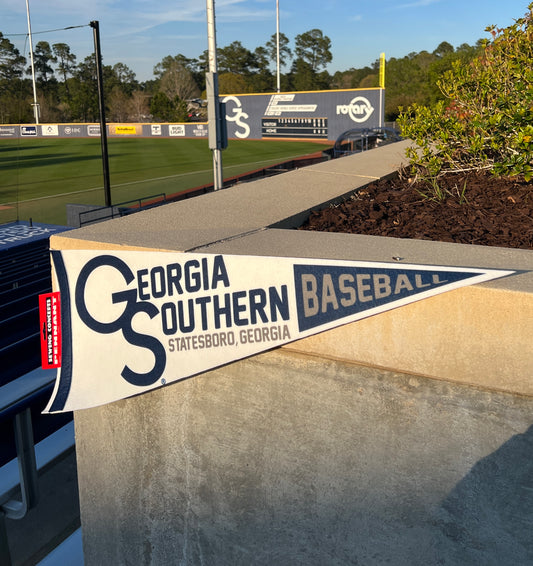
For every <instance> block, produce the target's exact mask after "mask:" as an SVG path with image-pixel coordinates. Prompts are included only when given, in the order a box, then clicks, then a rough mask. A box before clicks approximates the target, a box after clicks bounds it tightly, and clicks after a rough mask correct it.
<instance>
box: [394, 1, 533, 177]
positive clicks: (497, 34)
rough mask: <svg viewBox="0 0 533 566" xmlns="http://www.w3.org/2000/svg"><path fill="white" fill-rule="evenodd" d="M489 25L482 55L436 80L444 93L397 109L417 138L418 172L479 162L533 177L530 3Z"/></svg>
mask: <svg viewBox="0 0 533 566" xmlns="http://www.w3.org/2000/svg"><path fill="white" fill-rule="evenodd" d="M486 31H488V32H490V34H491V35H492V39H490V40H486V41H485V42H484V43H483V45H482V52H481V55H480V56H478V57H476V58H474V59H473V60H472V61H471V62H470V63H468V64H465V63H464V62H456V63H455V64H454V65H453V67H452V69H451V70H449V71H447V72H446V73H445V74H444V75H443V77H442V79H441V80H440V81H438V86H439V88H440V90H441V92H442V93H443V95H444V96H445V100H443V101H439V102H437V103H436V104H434V105H433V106H431V107H428V106H422V105H418V104H413V105H412V106H410V107H409V108H408V109H407V110H402V111H401V113H400V116H399V125H400V128H401V131H402V134H403V135H404V136H405V137H408V138H411V139H412V140H413V141H415V142H416V144H417V145H418V149H414V148H412V149H410V150H409V151H408V154H407V157H408V158H409V161H410V164H411V167H412V169H413V171H412V173H413V174H415V175H416V176H417V177H418V178H420V177H422V178H425V179H428V180H430V181H432V182H433V183H434V182H435V181H436V180H437V179H438V177H439V176H441V175H443V174H446V173H450V172H459V171H465V170H476V169H487V170H490V171H492V172H493V173H495V174H497V175H505V176H514V175H523V177H524V178H525V179H526V180H527V181H529V180H530V179H531V178H532V177H533V2H532V3H530V4H529V5H528V12H527V13H526V15H525V16H524V17H522V18H520V19H517V20H516V21H515V23H514V24H513V25H511V26H509V27H507V28H503V29H500V28H497V27H495V26H492V27H490V28H487V30H486Z"/></svg>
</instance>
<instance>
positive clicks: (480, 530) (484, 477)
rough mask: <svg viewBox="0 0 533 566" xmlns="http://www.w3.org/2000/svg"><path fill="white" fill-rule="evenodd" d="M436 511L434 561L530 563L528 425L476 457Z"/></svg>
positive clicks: (532, 477) (532, 463) (531, 432)
mask: <svg viewBox="0 0 533 566" xmlns="http://www.w3.org/2000/svg"><path fill="white" fill-rule="evenodd" d="M436 515H437V516H436V526H437V527H438V528H439V530H440V532H441V533H442V537H440V538H439V541H438V544H437V548H436V550H437V553H436V554H437V556H439V557H440V561H439V563H440V564H443V565H448V564H450V565H451V564H454V565H455V564H461V565H470V564H472V565H474V564H475V565H479V564H483V565H484V566H492V565H494V566H505V565H509V566H521V565H523V566H526V565H530V564H533V426H531V427H530V428H529V429H528V430H527V431H526V432H525V433H524V434H517V435H515V436H513V437H512V438H511V439H510V440H509V441H508V442H506V443H505V444H503V445H502V446H501V447H500V448H499V449H498V450H496V451H495V452H493V453H492V454H490V455H489V456H487V457H486V458H483V459H482V460H480V461H479V462H478V463H477V464H476V465H475V466H474V467H473V468H472V469H471V470H470V472H469V473H468V474H467V475H466V476H465V477H464V478H463V479H462V480H461V481H460V482H459V483H458V484H457V486H456V487H455V488H454V489H453V490H452V491H451V492H450V493H449V495H448V496H447V497H446V499H444V500H443V502H442V505H441V506H440V508H439V510H438V512H437V514H436Z"/></svg>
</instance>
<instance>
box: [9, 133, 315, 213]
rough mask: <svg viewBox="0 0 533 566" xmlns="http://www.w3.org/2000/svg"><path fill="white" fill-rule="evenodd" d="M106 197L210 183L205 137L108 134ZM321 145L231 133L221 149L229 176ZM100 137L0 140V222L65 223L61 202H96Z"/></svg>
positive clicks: (99, 198) (100, 200)
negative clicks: (108, 188) (247, 137)
mask: <svg viewBox="0 0 533 566" xmlns="http://www.w3.org/2000/svg"><path fill="white" fill-rule="evenodd" d="M108 145H109V170H110V181H111V195H112V200H113V203H114V204H115V203H120V202H125V201H128V200H132V199H137V198H144V197H147V196H150V195H155V194H159V193H165V194H167V195H170V194H175V193H179V192H182V191H185V190H187V189H190V188H192V187H196V186H199V185H203V184H207V183H212V181H213V161H212V153H211V151H210V150H209V148H208V144H207V140H206V139H186V140H185V139H166V138H162V139H145V138H143V139H136V138H110V139H108ZM325 148H326V146H324V145H323V144H316V143H311V142H293V141H281V142H279V141H256V140H239V141H233V140H231V141H230V142H229V146H228V148H227V149H226V150H225V151H224V152H223V153H222V158H223V168H224V177H225V178H227V177H232V176H234V175H237V174H239V173H245V172H248V171H251V170H254V169H259V168H262V167H266V166H268V165H272V164H274V163H278V162H280V161H285V160H288V159H291V158H292V157H297V156H301V155H307V154H310V153H314V152H316V151H321V150H323V149H325ZM104 198H105V197H104V191H103V174H102V160H101V146H100V140H99V139H98V138H97V139H86V138H71V139H59V138H56V139H42V138H39V139H31V138H21V139H17V140H7V139H3V140H0V224H3V223H5V222H11V221H13V220H17V219H20V220H29V218H32V219H33V221H35V222H45V223H52V224H65V223H66V204H67V203H83V204H96V205H102V206H103V205H104V202H105V201H104Z"/></svg>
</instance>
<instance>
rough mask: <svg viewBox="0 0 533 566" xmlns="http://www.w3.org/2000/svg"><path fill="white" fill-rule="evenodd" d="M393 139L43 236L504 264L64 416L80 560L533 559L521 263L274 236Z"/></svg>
mask: <svg viewBox="0 0 533 566" xmlns="http://www.w3.org/2000/svg"><path fill="white" fill-rule="evenodd" d="M405 145H406V144H405V143H404V144H396V145H393V146H386V147H384V148H381V149H377V150H373V151H371V152H368V153H366V154H360V155H356V156H353V157H349V158H343V159H341V160H337V161H332V162H328V163H324V164H320V165H316V166H312V167H309V168H306V169H303V170H300V171H296V172H292V173H288V174H285V175H282V176H281V177H276V178H273V179H267V180H261V181H257V182H254V183H249V184H247V185H244V186H240V187H234V188H232V189H229V190H226V191H219V192H217V193H211V194H208V195H204V196H201V197H198V198H195V199H191V200H189V201H183V202H180V203H176V204H172V205H167V206H165V207H162V208H159V209H154V210H150V211H146V212H141V213H138V214H136V215H133V216H131V217H127V218H123V219H120V220H114V221H111V222H104V223H102V224H98V225H95V226H88V227H86V228H82V229H80V230H76V231H72V232H68V233H66V234H65V235H61V236H57V237H54V238H53V239H52V246H53V247H54V248H55V249H67V248H74V249H83V248H97V249H98V248H101V249H106V248H114V247H117V246H120V247H122V248H124V247H126V248H134V249H139V248H140V249H169V250H177V251H188V250H196V251H204V252H208V253H211V252H212V253H234V254H252V255H286V256H293V257H320V258H332V259H338V258H344V259H362V260H374V261H391V260H392V258H393V257H402V258H404V261H406V262H409V263H421V264H439V265H452V266H461V265H466V266H472V267H499V268H502V269H517V270H520V273H519V274H518V275H515V276H512V277H509V278H506V279H502V280H498V281H495V282H489V283H485V284H482V285H478V286H475V287H467V288H464V289H459V290H455V291H451V292H449V293H445V294H443V295H439V296H437V297H433V298H431V299H427V300H424V301H421V302H419V303H415V304H412V305H408V306H406V307H402V308H400V309H396V310H394V311H389V312H386V313H383V314H380V315H377V316H375V317H373V318H370V319H365V320H361V321H358V322H356V323H353V324H350V325H346V326H343V327H341V328H338V329H336V330H332V331H329V332H326V333H322V334H320V335H317V336H316V337H311V338H308V339H306V340H302V341H299V342H295V343H293V344H290V345H288V346H286V347H283V348H281V349H277V350H273V351H270V352H267V353H264V354H261V355H258V356H254V357H253V358H250V359H247V360H242V361H239V362H236V363H233V364H230V365H227V366H225V367H223V368H219V369H216V370H214V371H210V372H208V373H206V374H203V375H199V376H196V377H193V378H191V379H188V380H186V381H183V382H178V383H176V384H173V385H170V386H167V387H164V388H162V389H159V390H155V391H152V392H150V393H147V394H145V395H142V396H138V397H135V398H130V399H127V400H123V401H119V402H116V403H113V404H110V405H106V406H103V407H98V408H94V409H89V410H84V411H78V412H77V413H76V414H75V423H76V443H77V455H78V473H79V484H80V502H81V514H82V526H83V537H84V549H85V563H86V565H88V566H92V565H94V566H102V565H108V564H109V565H113V566H115V565H127V564H128V565H129V564H131V565H135V566H137V565H147V566H148V565H165V566H166V565H169V564H180V565H182V564H183V565H196V564H207V565H219V564H220V565H226V564H228V565H240V564H242V565H245V564H246V565H250V564H258V565H263V564H264V565H271V564H276V565H278V564H279V565H285V564H286V565H289V564H290V565H299V564H301V565H330V564H332V565H337V564H338V565H345V564H359V565H365V566H367V565H381V564H394V565H406V566H408V565H409V566H411V565H424V566H425V565H428V564H442V565H464V564H472V565H474V564H476V565H478V564H484V565H494V566H496V565H498V566H500V565H506V564H508V565H513V566H514V565H521V564H523V565H526V564H530V563H532V562H533V534H532V533H533V520H532V511H531V510H532V509H533V458H532V456H533V428H532V427H531V425H532V423H533V416H532V414H533V413H532V409H533V396H532V393H533V386H532V379H531V378H532V369H533V353H532V348H531V346H530V336H531V335H532V331H533V276H532V274H531V273H530V271H531V270H532V269H533V257H532V256H533V254H532V253H531V252H527V251H523V250H522V251H520V250H506V249H500V248H492V249H490V248H481V247H478V246H464V245H454V244H439V243H434V242H422V241H409V240H394V239H389V238H375V237H366V236H354V235H345V234H317V233H306V232H300V231H294V230H289V229H287V228H288V227H290V226H292V225H295V224H296V223H297V222H298V221H299V219H301V217H302V216H305V214H306V211H307V210H308V209H309V208H312V207H317V206H327V203H328V202H330V201H334V200H336V199H339V198H342V197H343V196H344V195H346V194H347V193H348V192H349V191H350V190H351V189H353V188H356V187H358V186H362V185H364V184H366V183H368V182H369V181H371V180H372V178H373V177H374V176H382V175H386V174H389V173H391V172H392V171H393V170H394V169H395V168H397V167H398V166H399V165H400V164H401V162H402V154H403V149H404V147H405Z"/></svg>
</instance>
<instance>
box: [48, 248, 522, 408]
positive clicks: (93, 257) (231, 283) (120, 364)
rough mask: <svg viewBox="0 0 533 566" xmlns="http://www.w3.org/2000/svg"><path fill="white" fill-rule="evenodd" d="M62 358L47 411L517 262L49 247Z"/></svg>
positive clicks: (94, 400)
mask: <svg viewBox="0 0 533 566" xmlns="http://www.w3.org/2000/svg"><path fill="white" fill-rule="evenodd" d="M52 257H53V265H54V273H55V278H56V282H57V284H58V286H59V291H60V296H61V317H62V365H61V368H60V369H59V370H58V371H59V373H58V379H57V381H56V387H55V390H54V395H53V397H52V399H51V401H50V403H49V404H48V406H47V408H46V409H45V412H61V411H71V410H77V409H83V408H88V407H94V406H97V405H102V404H105V403H109V402H112V401H116V400H118V399H124V398H126V397H130V396H132V395H137V394H139V393H143V392H145V391H149V390H151V389H154V388H156V387H161V386H162V385H166V384H168V383H172V382H175V381H178V380H180V379H184V378H186V377H190V376H192V375H196V374H198V373H201V372H203V371H206V370H209V369H212V368H215V367H218V366H221V365H223V364H226V363H229V362H232V361H235V360H239V359H242V358H245V357H248V356H251V355H253V354H257V353H259V352H262V351H265V350H268V349H271V348H273V347H276V346H280V345H282V344H286V343H288V342H291V341H294V340H298V339H300V338H304V337H306V336H310V335H311V334H315V333H317V332H321V331H323V330H327V329H330V328H334V327H335V326H340V325H342V324H346V323H349V322H353V321H356V320H359V319H361V318H365V317H368V316H372V315H374V314H378V313H380V312H384V311H386V310H390V309H393V308H396V307H399V306H402V305H405V304H408V303H412V302H414V301H418V300H421V299H424V298H426V297H430V296H433V295H436V294H439V293H443V292H445V291H448V290H452V289H456V288H458V287H463V286H466V285H471V284H474V283H480V282H483V281H488V280H490V279H495V278H497V277H502V276H505V275H509V274H511V273H513V271H502V270H487V269H478V268H458V267H439V266H425V265H403V264H389V263H375V262H374V263H373V262H358V261H337V260H315V259H313V260H311V259H296V258H283V257H259V256H236V255H211V254H189V253H173V252H149V253H148V252H134V251H131V252H124V251H111V252H105V253H102V252H99V251H80V250H67V251H63V252H59V251H54V252H52Z"/></svg>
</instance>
